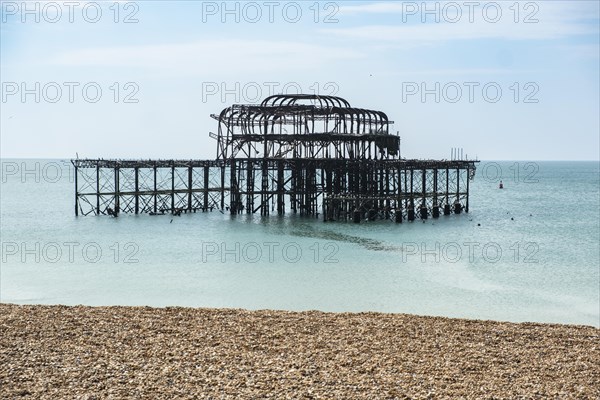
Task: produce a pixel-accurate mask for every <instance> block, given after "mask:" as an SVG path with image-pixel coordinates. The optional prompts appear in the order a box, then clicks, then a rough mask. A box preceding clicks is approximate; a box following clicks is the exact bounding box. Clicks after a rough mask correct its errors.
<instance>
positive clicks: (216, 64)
mask: <svg viewBox="0 0 600 400" xmlns="http://www.w3.org/2000/svg"><path fill="white" fill-rule="evenodd" d="M361 57H363V54H362V53H361V52H359V51H357V50H353V49H343V48H337V47H330V46H321V45H313V44H305V43H300V42H286V41H281V42H272V41H263V40H219V41H214V40H211V41H209V40H205V41H197V42H192V43H173V44H161V45H140V46H121V47H107V48H86V49H80V50H73V51H69V52H65V53H62V54H59V55H57V56H56V57H55V58H53V59H52V60H51V62H50V63H51V64H54V65H61V66H74V67H80V66H88V67H136V68H146V69H168V70H172V71H188V72H189V71H195V72H197V73H207V72H215V71H219V72H226V71H239V68H240V63H243V65H244V70H246V71H269V70H280V69H281V68H286V69H307V68H308V69H313V68H319V67H322V66H323V65H327V64H330V63H333V62H336V61H344V60H352V59H358V58H361Z"/></svg>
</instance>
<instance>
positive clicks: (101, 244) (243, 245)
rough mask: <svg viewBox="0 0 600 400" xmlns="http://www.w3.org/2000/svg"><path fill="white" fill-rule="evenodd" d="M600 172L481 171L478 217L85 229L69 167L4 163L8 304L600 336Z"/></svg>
mask: <svg viewBox="0 0 600 400" xmlns="http://www.w3.org/2000/svg"><path fill="white" fill-rule="evenodd" d="M58 166H60V167H61V168H62V169H61V170H60V172H59V170H58V169H57V167H58ZM598 167H599V165H598V163H597V162H534V163H527V162H516V163H515V162H486V161H484V162H482V163H480V165H479V169H478V172H477V176H476V178H475V180H474V181H473V182H472V186H471V190H472V194H471V202H470V203H471V204H470V205H471V212H470V213H469V214H463V215H458V216H455V215H453V216H449V217H443V218H440V219H438V220H432V219H430V220H428V221H426V222H425V223H422V222H416V223H403V224H401V225H396V224H394V223H391V222H389V221H379V222H374V223H363V224H360V225H355V224H352V223H323V222H322V221H320V220H315V219H310V218H300V217H297V216H292V215H288V216H286V217H283V218H280V217H276V216H273V217H269V218H261V217H260V216H246V215H243V216H237V217H230V216H229V215H223V214H221V213H219V212H213V213H198V214H189V215H182V216H181V217H174V218H173V217H171V216H154V217H153V216H147V215H143V216H132V215H122V216H120V217H119V218H117V219H114V218H109V217H78V218H76V217H75V216H74V213H73V205H74V204H73V203H74V200H73V197H74V188H73V186H74V185H73V182H72V176H71V175H70V169H69V166H68V164H67V163H63V162H61V161H60V160H3V161H2V184H1V192H0V203H1V204H0V205H1V210H0V211H1V222H0V227H1V236H2V237H1V241H2V264H1V267H0V301H2V302H12V303H22V304H31V303H34V304H86V305H113V304H120V305H151V306H166V305H180V306H197V307H239V308H248V309H260V308H272V309H287V310H307V309H319V310H324V311H367V310H368V311H383V312H403V313H414V314H425V315H443V316H452V317H468V318H479V319H495V320H509V321H540V322H561V323H577V324H588V325H594V326H599V325H600V273H599V270H600V259H599V258H600V248H599V246H600V245H599V242H600V214H599V213H600V211H599V210H600V192H599V190H600V185H599V176H600V175H599V168H598ZM500 173H501V174H502V177H501V178H502V179H503V181H504V183H505V189H504V190H499V189H498V188H497V186H498V181H499V179H500V175H499V174H500ZM511 218H512V219H511ZM171 220H172V222H171ZM478 224H480V226H478Z"/></svg>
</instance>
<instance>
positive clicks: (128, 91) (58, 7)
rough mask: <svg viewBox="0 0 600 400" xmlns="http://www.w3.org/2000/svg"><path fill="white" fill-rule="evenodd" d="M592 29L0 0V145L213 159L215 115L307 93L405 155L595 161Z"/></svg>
mask: <svg viewBox="0 0 600 400" xmlns="http://www.w3.org/2000/svg"><path fill="white" fill-rule="evenodd" d="M25 8H26V9H25ZM599 32H600V31H599V7H598V2H597V1H586V2H567V1H565V2H562V1H551V2H550V1H537V2H531V1H530V2H527V1H523V2H518V3H516V2H515V1H507V2H485V1H480V2H462V1H458V2H427V3H425V4H424V3H422V2H421V1H418V2H410V1H409V2H360V1H353V2H314V1H307V2H293V1H292V2H288V1H273V2H269V1H257V2H227V3H224V2H222V1H217V2H200V1H179V2H173V1H169V2H166V1H137V2H126V1H120V2H115V1H108V2H90V1H71V2H69V1H67V2H61V1H58V2H46V1H44V2H27V3H24V2H22V1H2V2H1V27H0V35H1V38H0V44H1V61H0V73H1V77H0V78H1V79H0V80H1V82H2V99H1V103H0V106H1V108H2V109H1V113H0V128H1V137H0V155H1V156H2V157H3V158H21V157H31V158H72V157H74V156H75V154H76V153H78V154H79V157H80V158H82V157H89V158H96V157H103V158H185V159H190V158H214V157H215V155H216V147H215V141H214V140H213V139H211V138H210V137H209V132H215V131H216V129H217V124H216V121H215V120H213V119H212V118H210V114H211V113H219V112H220V111H221V110H222V109H223V108H225V107H227V106H229V105H231V104H233V103H256V102H260V100H262V98H264V97H266V96H268V95H270V94H277V93H281V92H288V93H297V92H298V91H302V92H304V93H315V92H318V93H320V94H335V95H337V96H341V97H344V98H345V99H347V100H348V101H349V102H350V103H351V104H352V105H353V106H355V107H360V108H370V109H377V110H381V111H384V112H386V113H387V115H388V117H389V118H390V119H391V120H393V121H395V124H394V126H393V130H394V132H396V131H398V132H399V134H400V136H401V137H402V156H403V157H407V158H449V157H450V149H451V148H452V147H462V148H463V149H464V153H466V154H468V155H469V157H474V156H477V157H478V158H479V159H481V160H490V159H492V160H598V159H599V148H600V143H599V136H600V123H599V118H600V117H599V111H598V110H599V109H600V104H599V87H600V82H599V74H600V72H599V71H600V68H599V54H600V48H599V34H600V33H599Z"/></svg>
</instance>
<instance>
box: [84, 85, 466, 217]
mask: <svg viewBox="0 0 600 400" xmlns="http://www.w3.org/2000/svg"><path fill="white" fill-rule="evenodd" d="M211 116H212V117H213V118H214V119H216V120H217V123H218V130H217V133H216V134H213V133H211V134H210V136H211V137H213V138H214V139H215V140H216V143H217V146H216V147H217V154H216V159H214V160H104V159H76V160H72V163H73V166H74V168H75V214H76V215H89V214H93V215H113V216H117V215H118V214H119V213H136V214H139V213H151V214H160V213H174V214H179V213H182V212H197V211H212V210H221V211H222V212H227V213H231V214H240V213H260V214H261V215H270V214H278V215H282V214H285V213H286V212H293V213H298V214H300V215H306V216H315V217H317V216H322V218H323V220H324V221H340V220H353V221H355V222H359V221H361V220H365V219H369V220H375V219H392V220H394V221H396V222H403V221H405V220H408V221H413V220H415V219H427V218H437V217H439V216H440V215H448V214H450V213H461V212H463V211H465V212H468V211H469V182H470V181H471V180H472V179H473V177H474V175H475V169H476V163H477V162H478V161H477V160H463V159H457V160H416V159H405V158H401V157H400V137H399V136H397V135H395V134H393V133H391V132H390V124H392V121H389V120H388V117H387V115H386V114H385V113H383V112H382V111H374V110H366V109H361V108H354V107H351V106H350V104H349V103H348V102H347V101H346V100H344V99H342V98H340V97H334V96H315V95H276V96H270V97H268V98H266V99H265V100H264V101H263V102H262V103H261V104H258V105H237V104H236V105H232V106H230V107H228V108H225V109H224V110H223V111H221V113H220V114H218V115H216V114H214V115H211Z"/></svg>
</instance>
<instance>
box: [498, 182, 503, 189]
mask: <svg viewBox="0 0 600 400" xmlns="http://www.w3.org/2000/svg"><path fill="white" fill-rule="evenodd" d="M498 189H504V184H503V183H502V181H500V185H498Z"/></svg>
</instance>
